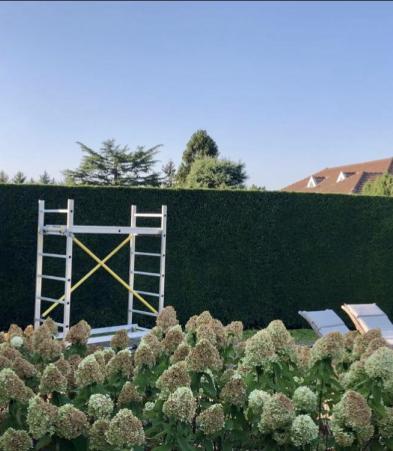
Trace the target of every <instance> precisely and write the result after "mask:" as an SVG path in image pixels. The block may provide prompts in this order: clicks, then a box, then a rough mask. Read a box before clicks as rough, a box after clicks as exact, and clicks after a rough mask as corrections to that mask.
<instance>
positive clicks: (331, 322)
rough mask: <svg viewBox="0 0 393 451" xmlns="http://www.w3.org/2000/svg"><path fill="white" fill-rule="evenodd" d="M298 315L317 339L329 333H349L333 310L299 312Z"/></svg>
mask: <svg viewBox="0 0 393 451" xmlns="http://www.w3.org/2000/svg"><path fill="white" fill-rule="evenodd" d="M298 313H299V315H300V316H302V317H303V318H304V319H305V320H306V321H307V322H308V324H310V326H311V327H312V329H313V330H314V332H315V333H316V334H317V335H318V336H319V337H322V336H324V335H326V334H329V333H330V332H341V333H342V334H345V333H347V332H349V329H348V327H347V326H346V325H345V324H344V321H343V320H342V319H341V318H340V317H339V316H338V315H337V313H336V312H335V311H334V310H331V309H326V310H318V311H313V312H306V311H304V310H301V311H299V312H298Z"/></svg>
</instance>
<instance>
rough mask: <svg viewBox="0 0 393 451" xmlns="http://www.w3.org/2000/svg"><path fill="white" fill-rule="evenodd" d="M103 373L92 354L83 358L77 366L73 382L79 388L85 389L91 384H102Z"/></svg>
mask: <svg viewBox="0 0 393 451" xmlns="http://www.w3.org/2000/svg"><path fill="white" fill-rule="evenodd" d="M104 379H105V373H104V371H103V368H102V367H101V366H100V364H99V363H98V362H97V360H96V358H95V356H94V354H90V355H88V356H87V357H85V358H84V359H83V360H82V361H81V362H80V363H79V365H78V368H77V370H76V372H75V380H76V383H77V385H78V386H79V387H86V386H87V385H91V384H101V383H102V382H104Z"/></svg>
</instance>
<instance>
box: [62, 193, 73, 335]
mask: <svg viewBox="0 0 393 451" xmlns="http://www.w3.org/2000/svg"><path fill="white" fill-rule="evenodd" d="M73 225H74V200H73V199H68V201H67V238H66V268H65V279H66V280H65V286H64V318H63V337H65V336H66V334H67V332H68V331H69V329H70V316H71V279H72V243H73V240H72V232H71V231H70V230H71V228H72V226H73Z"/></svg>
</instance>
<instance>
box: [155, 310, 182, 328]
mask: <svg viewBox="0 0 393 451" xmlns="http://www.w3.org/2000/svg"><path fill="white" fill-rule="evenodd" d="M156 324H157V326H158V327H160V328H161V329H162V330H163V332H164V333H166V332H167V331H168V330H169V329H170V328H171V327H173V326H176V324H179V321H178V320H177V317H176V311H175V309H174V308H173V307H172V306H168V307H165V308H163V309H162V310H161V312H160V314H159V315H158V316H157V321H156Z"/></svg>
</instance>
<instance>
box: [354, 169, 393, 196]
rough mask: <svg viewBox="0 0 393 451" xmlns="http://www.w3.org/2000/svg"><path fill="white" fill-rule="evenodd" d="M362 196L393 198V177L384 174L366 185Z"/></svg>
mask: <svg viewBox="0 0 393 451" xmlns="http://www.w3.org/2000/svg"><path fill="white" fill-rule="evenodd" d="M362 194H365V195H367V196H393V175H392V174H388V173H386V174H383V175H381V176H379V177H377V178H376V179H375V180H373V181H370V182H367V183H366V184H365V185H364V188H363V191H362Z"/></svg>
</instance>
